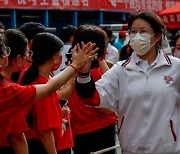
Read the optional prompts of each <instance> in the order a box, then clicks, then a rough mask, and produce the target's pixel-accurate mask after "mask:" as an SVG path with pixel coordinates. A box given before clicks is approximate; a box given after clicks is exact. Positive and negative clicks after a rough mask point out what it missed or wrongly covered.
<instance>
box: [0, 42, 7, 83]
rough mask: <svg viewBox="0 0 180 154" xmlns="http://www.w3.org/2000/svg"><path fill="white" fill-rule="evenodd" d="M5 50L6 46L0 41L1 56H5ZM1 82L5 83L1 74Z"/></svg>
mask: <svg viewBox="0 0 180 154" xmlns="http://www.w3.org/2000/svg"><path fill="white" fill-rule="evenodd" d="M5 49H6V46H5V44H4V42H2V41H0V56H3V55H4V50H5ZM0 81H3V76H2V75H1V72H0Z"/></svg>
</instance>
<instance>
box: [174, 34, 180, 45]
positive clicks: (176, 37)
mask: <svg viewBox="0 0 180 154" xmlns="http://www.w3.org/2000/svg"><path fill="white" fill-rule="evenodd" d="M179 38H180V33H177V34H176V36H175V39H174V45H176V42H177V40H178V39H179Z"/></svg>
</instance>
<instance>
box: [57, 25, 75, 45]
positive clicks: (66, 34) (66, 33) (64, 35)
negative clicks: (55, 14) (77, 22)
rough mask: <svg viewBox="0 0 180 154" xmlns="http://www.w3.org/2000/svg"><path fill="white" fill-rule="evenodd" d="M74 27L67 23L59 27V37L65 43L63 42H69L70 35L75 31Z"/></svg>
mask: <svg viewBox="0 0 180 154" xmlns="http://www.w3.org/2000/svg"><path fill="white" fill-rule="evenodd" d="M76 29H77V28H76V27H75V26H73V25H67V26H64V27H62V29H61V33H60V34H61V35H60V38H61V40H62V41H63V42H64V43H65V42H69V40H70V37H71V36H74V34H75V32H76Z"/></svg>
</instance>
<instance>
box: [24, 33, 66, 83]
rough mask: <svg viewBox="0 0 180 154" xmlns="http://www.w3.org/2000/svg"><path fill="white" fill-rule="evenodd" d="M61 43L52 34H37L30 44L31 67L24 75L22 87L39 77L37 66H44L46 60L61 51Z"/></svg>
mask: <svg viewBox="0 0 180 154" xmlns="http://www.w3.org/2000/svg"><path fill="white" fill-rule="evenodd" d="M62 46H63V42H62V41H61V40H60V39H59V38H58V37H57V36H55V35H54V34H51V33H47V32H44V33H39V34H37V35H36V36H35V38H34V39H33V42H32V48H31V49H32V51H33V56H32V60H33V62H32V65H31V67H30V68H29V69H28V70H27V72H26V73H25V75H24V77H23V80H22V85H28V84H31V83H32V82H33V81H35V80H36V78H37V77H38V76H39V70H38V67H37V66H40V65H42V64H44V63H45V62H46V61H47V60H49V59H51V58H52V56H53V55H54V54H55V53H56V52H58V51H60V50H61V48H62Z"/></svg>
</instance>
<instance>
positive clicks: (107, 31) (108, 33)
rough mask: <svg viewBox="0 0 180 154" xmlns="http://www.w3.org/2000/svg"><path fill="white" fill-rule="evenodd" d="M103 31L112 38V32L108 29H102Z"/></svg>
mask: <svg viewBox="0 0 180 154" xmlns="http://www.w3.org/2000/svg"><path fill="white" fill-rule="evenodd" d="M102 30H104V31H105V32H106V35H107V37H109V38H112V30H111V29H110V28H108V27H102Z"/></svg>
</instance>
